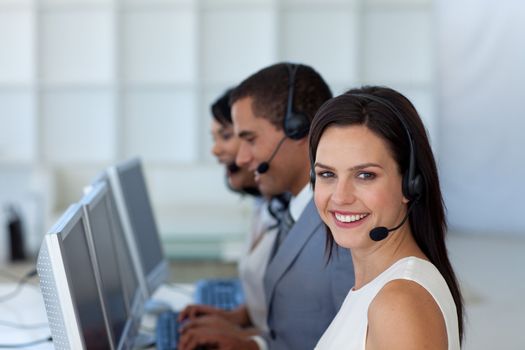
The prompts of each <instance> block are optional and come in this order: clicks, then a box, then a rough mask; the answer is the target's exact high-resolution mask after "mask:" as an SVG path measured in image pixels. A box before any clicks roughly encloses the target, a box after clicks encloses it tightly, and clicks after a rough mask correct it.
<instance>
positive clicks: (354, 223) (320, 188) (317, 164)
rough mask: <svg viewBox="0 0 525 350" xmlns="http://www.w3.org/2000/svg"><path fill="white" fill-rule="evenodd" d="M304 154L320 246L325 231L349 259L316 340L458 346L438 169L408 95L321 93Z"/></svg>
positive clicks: (368, 345)
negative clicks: (347, 281)
mask: <svg viewBox="0 0 525 350" xmlns="http://www.w3.org/2000/svg"><path fill="white" fill-rule="evenodd" d="M416 150H417V152H416ZM310 158H311V162H312V184H313V186H314V198H315V204H316V206H317V209H318V211H319V213H320V215H321V218H322V219H323V221H324V222H325V224H326V226H327V232H328V235H327V249H328V251H329V253H330V247H331V246H332V242H333V241H334V240H335V241H336V242H337V244H339V245H340V246H343V247H345V248H348V249H350V250H351V252H352V259H353V262H354V268H355V286H354V288H352V290H351V291H350V292H349V294H348V296H347V298H346V299H345V302H344V303H343V305H342V306H341V309H340V310H339V313H338V314H337V316H336V317H335V319H334V320H333V321H332V323H331V325H330V326H329V328H328V329H327V330H326V332H325V333H324V334H323V336H322V338H321V339H320V340H319V342H318V344H317V347H316V349H319V350H324V349H335V348H343V347H344V348H345V349H352V350H353V349H356V350H357V349H383V348H388V349H422V348H425V349H449V350H452V349H454V350H455V349H459V347H460V341H461V338H462V332H463V322H462V317H463V316H462V314H463V313H462V310H463V306H462V300H461V293H460V291H459V287H458V283H457V280H456V277H455V274H454V271H453V270H452V267H451V265H450V262H449V259H448V256H447V251H446V247H445V241H444V234H445V230H446V223H445V214H444V206H443V200H442V196H441V191H440V187H439V179H438V175H437V169H436V164H435V160H434V157H433V154H432V151H431V148H430V144H429V142H428V138H427V135H426V133H425V129H424V126H423V124H422V121H421V119H420V117H419V115H418V114H417V112H416V110H415V109H414V107H413V105H412V104H411V103H410V101H408V100H407V99H406V98H405V97H404V96H402V95H401V94H399V93H398V92H396V91H394V90H392V89H388V88H382V87H366V88H362V89H355V90H350V91H348V92H347V93H345V94H343V95H341V96H338V97H335V98H333V99H331V100H329V101H328V102H326V103H325V104H324V105H323V106H322V107H321V108H320V109H319V111H318V113H317V114H316V116H315V118H314V120H313V122H312V128H311V130H310ZM387 227H391V229H387ZM329 256H330V255H329ZM349 329H351V330H353V332H348V330H349Z"/></svg>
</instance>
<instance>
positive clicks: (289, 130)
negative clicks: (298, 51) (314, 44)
mask: <svg viewBox="0 0 525 350" xmlns="http://www.w3.org/2000/svg"><path fill="white" fill-rule="evenodd" d="M286 69H287V70H288V102H287V104H286V114H285V115H284V118H283V131H284V137H283V138H282V139H281V141H279V143H278V144H277V146H275V148H274V150H273V152H272V154H271V155H270V157H269V158H268V160H266V161H264V162H262V163H261V164H259V165H258V166H257V170H256V172H257V173H258V174H264V173H266V172H267V171H268V170H269V169H270V163H271V162H272V160H273V158H274V157H275V155H276V154H277V152H278V151H279V149H280V148H281V145H282V144H283V142H284V141H285V140H286V139H287V138H289V139H292V140H300V139H302V138H303V137H305V136H306V135H308V132H309V131H310V120H309V119H308V117H307V116H306V114H304V113H300V112H295V111H294V110H293V97H294V92H295V91H294V90H295V75H296V73H297V70H298V69H299V65H298V64H292V63H287V64H286Z"/></svg>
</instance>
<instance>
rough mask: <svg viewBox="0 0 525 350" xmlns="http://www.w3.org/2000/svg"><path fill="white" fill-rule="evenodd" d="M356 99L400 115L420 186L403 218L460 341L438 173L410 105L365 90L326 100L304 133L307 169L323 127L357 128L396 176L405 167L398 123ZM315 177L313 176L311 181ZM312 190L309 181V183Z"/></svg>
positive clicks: (379, 90) (386, 92)
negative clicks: (442, 291)
mask: <svg viewBox="0 0 525 350" xmlns="http://www.w3.org/2000/svg"><path fill="white" fill-rule="evenodd" d="M359 94H361V95H364V94H366V95H372V96H374V97H376V98H379V99H380V100H381V101H386V103H387V104H388V103H389V104H391V105H393V107H394V108H395V109H396V110H397V111H398V112H399V114H401V116H402V117H403V118H404V121H405V123H406V125H407V128H408V129H409V132H410V134H411V136H412V140H413V143H414V152H415V164H416V169H417V172H418V173H419V174H420V175H421V177H422V180H423V191H422V195H421V198H419V199H418V200H417V201H416V203H414V208H413V209H412V212H411V213H410V216H409V223H410V228H411V230H412V234H413V236H414V239H415V241H416V243H417V245H418V246H419V248H420V249H421V250H422V251H423V253H425V255H426V256H427V257H428V259H429V260H430V261H431V262H432V264H434V265H435V266H436V268H437V269H438V270H439V272H440V273H441V275H442V276H443V278H444V279H445V281H446V282H447V285H448V288H449V289H450V292H451V294H452V297H453V298H454V302H455V304H456V310H457V316H458V325H459V335H460V339H462V338H463V301H462V297H461V291H460V289H459V284H458V281H457V278H456V275H455V273H454V270H453V269H452V265H451V264H450V261H449V258H448V254H447V249H446V247H445V233H446V231H447V223H446V219H445V204H444V202H443V197H442V194H441V189H440V185H439V178H438V171H437V167H436V162H435V159H434V155H433V153H432V149H431V147H430V143H429V140H428V137H427V133H426V130H425V127H424V126H423V122H422V121H421V118H420V117H419V115H418V113H417V111H416V109H415V108H414V106H413V105H412V103H411V102H410V101H409V100H408V99H407V98H406V97H404V96H403V95H401V94H400V93H398V92H397V91H395V90H392V89H390V88H386V87H377V86H369V87H363V88H360V89H352V90H349V91H347V92H346V93H344V94H343V95H340V96H337V97H335V98H332V99H330V100H328V101H327V102H326V103H325V104H323V106H321V108H320V109H319V111H318V112H317V114H316V115H315V118H314V120H313V121H312V126H311V128H310V140H309V142H310V143H309V147H310V161H311V165H312V169H313V164H314V163H315V157H316V153H317V146H318V145H319V140H320V139H321V136H322V135H323V133H324V131H325V130H326V128H327V127H330V126H348V125H363V126H366V127H367V128H368V129H369V130H371V131H372V132H373V133H375V134H376V135H377V136H379V137H380V138H381V139H383V140H385V141H386V144H387V145H388V147H389V150H390V152H391V154H392V156H393V158H394V160H395V161H396V163H397V165H398V169H399V171H400V173H401V174H405V172H406V171H407V168H408V164H409V157H410V142H409V139H408V136H407V132H406V130H405V128H404V127H403V124H402V122H401V121H400V120H399V117H397V116H396V115H394V114H393V112H392V111H391V110H390V109H389V108H388V107H387V106H386V105H385V103H380V102H378V101H374V100H372V99H368V98H366V97H364V96H358V95H359ZM314 178H315V177H314V176H313V179H314ZM312 184H314V181H312ZM327 233H328V234H327V242H326V250H327V254H328V257H329V258H330V256H331V253H332V247H333V246H334V238H333V236H332V233H331V232H330V229H329V228H328V227H327Z"/></svg>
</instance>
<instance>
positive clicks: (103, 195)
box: [80, 181, 144, 350]
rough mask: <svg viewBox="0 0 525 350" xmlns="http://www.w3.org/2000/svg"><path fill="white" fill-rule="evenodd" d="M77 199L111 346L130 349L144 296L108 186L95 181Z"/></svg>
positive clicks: (120, 349) (118, 348)
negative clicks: (85, 228) (85, 219)
mask: <svg viewBox="0 0 525 350" xmlns="http://www.w3.org/2000/svg"><path fill="white" fill-rule="evenodd" d="M80 203H81V204H82V206H83V208H84V212H85V215H86V218H87V223H88V231H87V232H88V244H89V245H90V249H91V254H92V260H93V263H94V265H95V275H96V276H98V279H99V284H98V285H99V293H100V295H101V299H102V300H103V304H102V306H103V309H104V310H105V313H106V318H107V321H108V327H109V329H110V334H111V337H112V342H113V344H114V348H115V349H117V350H123V349H131V348H132V347H133V342H134V338H135V335H136V333H137V331H138V327H139V324H140V317H141V315H142V309H141V307H142V306H143V300H144V299H143V294H142V291H141V290H140V287H139V284H138V279H137V278H136V275H135V273H134V271H133V269H130V268H129V267H130V266H132V261H131V258H130V255H129V254H128V253H127V245H126V243H125V238H124V233H123V230H122V228H121V225H120V219H119V216H118V214H117V213H116V210H115V205H114V201H113V197H112V195H111V193H110V189H109V186H108V185H107V184H106V183H105V182H103V181H100V182H97V183H96V184H95V185H94V186H92V188H91V190H90V191H89V192H87V193H86V194H85V195H84V197H83V198H82V200H81V201H80Z"/></svg>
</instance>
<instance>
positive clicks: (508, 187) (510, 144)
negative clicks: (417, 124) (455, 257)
mask: <svg viewBox="0 0 525 350" xmlns="http://www.w3.org/2000/svg"><path fill="white" fill-rule="evenodd" d="M436 5H437V6H436V10H437V12H436V13H437V18H438V21H437V23H438V50H437V51H438V53H439V54H438V69H439V107H440V110H439V119H438V120H439V130H440V132H439V143H440V157H439V158H440V159H439V161H440V170H441V179H442V187H443V190H444V193H445V199H446V203H447V206H448V214H449V220H450V226H451V227H452V228H453V229H455V230H459V231H462V232H470V233H476V232H477V233H492V234H498V235H506V234H514V235H521V236H525V215H524V213H525V204H524V198H525V181H524V180H525V151H524V150H525V138H524V137H523V130H524V129H525V114H524V112H523V108H522V103H523V101H525V88H524V87H523V82H524V81H525V64H524V62H525V45H524V44H523V35H524V33H525V3H524V2H522V1H514V0H502V1H498V2H493V1H489V0H483V1H479V0H469V1H454V0H442V1H438V2H436Z"/></svg>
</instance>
